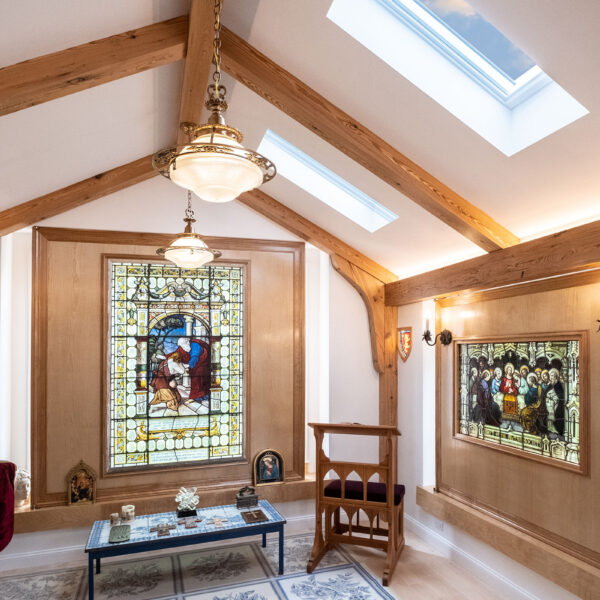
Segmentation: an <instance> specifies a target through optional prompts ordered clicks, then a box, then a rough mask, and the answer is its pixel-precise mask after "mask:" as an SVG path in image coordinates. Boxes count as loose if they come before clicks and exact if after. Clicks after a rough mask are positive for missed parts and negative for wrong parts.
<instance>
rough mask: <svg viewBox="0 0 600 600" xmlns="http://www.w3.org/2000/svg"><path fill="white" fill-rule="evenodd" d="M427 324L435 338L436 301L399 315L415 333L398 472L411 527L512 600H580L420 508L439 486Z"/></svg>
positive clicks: (402, 403) (401, 395) (403, 383)
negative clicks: (421, 498) (424, 495)
mask: <svg viewBox="0 0 600 600" xmlns="http://www.w3.org/2000/svg"><path fill="white" fill-rule="evenodd" d="M427 320H429V326H430V329H431V331H432V333H434V334H435V331H434V328H435V306H434V303H433V302H432V301H428V302H423V303H421V302H418V303H415V304H410V305H408V306H401V307H400V308H399V310H398V326H399V327H405V326H411V327H412V328H413V349H412V352H411V355H410V357H409V358H408V360H407V361H406V363H402V361H399V366H398V427H399V429H400V431H401V432H402V437H401V438H400V441H399V443H398V470H399V481H400V482H401V483H403V484H404V485H405V486H406V490H407V492H406V498H405V515H406V525H407V528H409V529H410V530H411V531H413V532H415V533H417V534H418V535H420V536H421V537H423V538H425V539H426V540H427V541H429V542H430V543H431V544H432V545H434V546H435V547H436V548H438V549H439V551H440V552H442V553H443V554H444V555H446V556H449V557H451V558H452V559H453V560H456V561H457V562H458V563H459V564H461V565H462V566H463V567H464V568H466V569H467V570H469V571H470V572H471V573H473V574H476V575H478V576H479V577H480V578H482V579H483V580H485V581H487V583H488V584H490V585H493V586H495V587H497V590H498V592H499V593H504V594H506V597H507V598H511V600H517V599H519V600H520V599H523V600H525V599H528V600H533V599H541V598H544V600H574V599H575V598H576V596H574V595H573V594H571V593H569V592H567V591H566V590H563V589H562V588H561V587H559V586H557V585H555V584H553V583H552V582H550V581H548V580H547V579H545V578H544V577H542V576H540V575H538V574H537V573H534V572H533V571H531V570H529V569H528V568H527V567H526V566H524V565H522V564H520V563H518V562H516V561H514V560H512V559H511V558H509V557H508V556H506V555H505V554H502V553H501V552H497V551H496V550H494V549H493V548H491V547H490V546H488V545H487V544H485V543H483V542H481V541H479V540H477V539H475V538H473V537H471V536H470V535H467V534H466V533H464V532H462V531H461V530H460V529H457V528H455V527H453V526H451V525H449V524H448V523H445V522H444V521H441V520H439V519H437V518H435V517H433V516H432V515H430V514H429V513H427V512H425V511H424V510H422V509H421V508H420V507H419V506H417V504H416V487H417V486H419V485H431V484H434V483H435V351H434V349H433V348H431V347H429V346H427V345H426V344H425V343H424V342H423V341H421V336H422V335H423V331H424V330H425V325H426V322H427Z"/></svg>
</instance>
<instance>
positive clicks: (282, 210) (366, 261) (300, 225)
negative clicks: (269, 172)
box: [238, 190, 398, 283]
mask: <svg viewBox="0 0 600 600" xmlns="http://www.w3.org/2000/svg"><path fill="white" fill-rule="evenodd" d="M238 201H239V202H241V203H242V204H245V205H246V206H248V207H250V208H252V209H253V210H254V211H256V212H257V213H260V214H261V215H263V216H264V217H267V219H269V220H271V221H273V222H274V223H277V224H278V225H281V227H283V228H284V229H287V230H288V231H289V232H291V233H293V234H294V235H297V236H298V237H299V238H301V239H303V240H305V241H307V242H309V243H310V244H313V246H316V247H317V248H319V249H320V250H323V252H327V253H328V254H330V255H337V256H340V257H342V258H343V259H345V260H347V261H348V262H349V263H352V264H353V265H356V266H357V267H359V268H360V269H362V270H363V271H365V272H366V273H368V274H369V275H371V276H372V277H375V278H376V279H378V280H379V281H381V282H383V283H390V282H392V281H397V279H398V276H397V275H396V274H395V273H392V272H391V271H388V270H387V269H386V268H385V267H382V266H381V265H380V264H378V263H376V262H375V261H374V260H371V259H370V258H369V257H368V256H365V255H364V254H362V253H361V252H359V251H358V250H356V249H355V248H353V247H352V246H349V245H348V244H346V243H345V242H343V241H342V240H340V239H339V238H337V237H335V236H334V235H332V234H331V233H329V232H327V231H325V229H323V228H321V227H319V226H318V225H315V224H314V223H313V222H312V221H309V220H308V219H305V218H304V217H303V216H302V215H300V214H298V213H297V212H295V211H293V210H292V209H291V208H288V207H287V206H285V205H284V204H281V202H278V201H277V200H275V198H272V197H271V196H269V195H267V194H265V193H264V192H262V191H261V190H251V191H250V192H246V193H245V194H242V195H241V196H240V197H239V198H238Z"/></svg>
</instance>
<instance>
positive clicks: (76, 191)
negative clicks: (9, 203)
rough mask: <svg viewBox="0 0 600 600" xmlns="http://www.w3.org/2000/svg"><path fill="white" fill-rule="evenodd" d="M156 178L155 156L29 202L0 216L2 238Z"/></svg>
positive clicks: (1, 213)
mask: <svg viewBox="0 0 600 600" xmlns="http://www.w3.org/2000/svg"><path fill="white" fill-rule="evenodd" d="M156 174H157V172H156V171H155V170H154V169H153V168H152V156H145V157H144V158H140V159H138V160H134V161H133V162H130V163H128V164H126V165H122V166H120V167H116V168H115V169H111V170H110V171H105V172H104V173H98V174H97V175H94V176H93V177H90V178H88V179H84V180H83V181H79V182H77V183H74V184H73V185H70V186H68V187H65V188H62V189H60V190H57V191H55V192H50V193H49V194H46V195H44V196H40V197H39V198H35V199H33V200H29V202H23V203H22V204H19V205H17V206H13V207H11V208H7V209H6V210H3V211H2V212H0V236H3V235H8V234H9V233H12V232H13V231H17V230H19V229H22V228H23V227H29V226H30V225H34V224H35V223H39V221H43V220H44V219H48V218H50V217H54V216H55V215H59V214H61V213H63V212H66V211H67V210H71V209H73V208H77V207H78V206H82V205H84V204H87V203H88V202H92V200H98V198H102V197H104V196H107V195H108V194H112V193H114V192H118V191H119V190H122V189H125V188H126V187H129V186H130V185H135V184H136V183H141V182H142V181H146V179H150V178H151V177H154V176H155V175H156Z"/></svg>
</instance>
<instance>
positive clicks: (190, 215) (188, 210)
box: [185, 190, 194, 219]
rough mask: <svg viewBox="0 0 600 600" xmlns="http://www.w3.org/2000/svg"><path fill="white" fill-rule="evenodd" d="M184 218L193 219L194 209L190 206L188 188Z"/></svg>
mask: <svg viewBox="0 0 600 600" xmlns="http://www.w3.org/2000/svg"><path fill="white" fill-rule="evenodd" d="M185 218H186V219H193V218H194V209H193V208H192V192H190V190H188V201H187V208H186V209H185Z"/></svg>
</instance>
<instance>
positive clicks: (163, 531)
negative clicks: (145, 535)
mask: <svg viewBox="0 0 600 600" xmlns="http://www.w3.org/2000/svg"><path fill="white" fill-rule="evenodd" d="M171 529H177V527H176V526H175V525H173V523H159V524H158V525H156V526H155V527H152V528H151V529H150V532H151V533H154V532H156V535H157V537H167V536H168V535H171Z"/></svg>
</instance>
